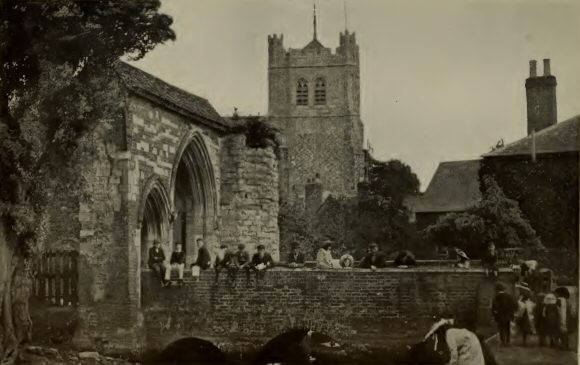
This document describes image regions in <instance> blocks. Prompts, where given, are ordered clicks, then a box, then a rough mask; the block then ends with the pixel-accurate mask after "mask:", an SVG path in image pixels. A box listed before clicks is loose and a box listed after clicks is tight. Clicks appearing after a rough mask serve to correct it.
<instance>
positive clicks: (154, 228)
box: [139, 177, 170, 268]
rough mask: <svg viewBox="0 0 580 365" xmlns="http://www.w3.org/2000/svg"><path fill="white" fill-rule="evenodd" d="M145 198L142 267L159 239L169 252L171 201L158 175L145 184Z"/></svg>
mask: <svg viewBox="0 0 580 365" xmlns="http://www.w3.org/2000/svg"><path fill="white" fill-rule="evenodd" d="M145 193H146V195H145V199H144V201H143V202H142V203H141V212H140V214H139V215H140V217H141V267H143V268H146V267H147V260H148V256H149V255H148V250H149V248H150V247H151V246H153V241H155V240H158V241H159V242H160V243H161V245H162V246H163V249H164V251H165V252H166V253H167V250H168V249H169V247H170V246H169V244H168V243H169V242H168V241H169V201H168V197H167V194H166V192H165V189H164V188H163V185H162V184H161V182H160V180H159V179H158V178H157V177H153V178H151V179H150V180H149V181H148V183H147V184H146V186H145Z"/></svg>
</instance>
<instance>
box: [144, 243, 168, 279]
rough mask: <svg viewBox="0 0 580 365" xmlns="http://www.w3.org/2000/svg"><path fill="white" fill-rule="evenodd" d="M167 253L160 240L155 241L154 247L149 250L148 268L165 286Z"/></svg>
mask: <svg viewBox="0 0 580 365" xmlns="http://www.w3.org/2000/svg"><path fill="white" fill-rule="evenodd" d="M164 261H165V253H164V252H163V249H162V248H161V244H160V243H159V241H158V240H154V241H153V247H151V248H150V249H149V259H148V262H147V264H148V266H149V268H150V269H151V270H153V272H154V273H155V275H156V276H157V277H158V278H159V280H160V281H161V285H165V281H164V279H165V263H164Z"/></svg>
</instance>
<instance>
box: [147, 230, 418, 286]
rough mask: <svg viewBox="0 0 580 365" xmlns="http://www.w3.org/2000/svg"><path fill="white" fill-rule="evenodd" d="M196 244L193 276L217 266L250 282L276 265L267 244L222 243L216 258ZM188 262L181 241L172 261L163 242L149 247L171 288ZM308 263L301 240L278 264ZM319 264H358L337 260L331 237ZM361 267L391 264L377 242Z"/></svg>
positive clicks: (406, 254) (348, 256) (406, 257)
mask: <svg viewBox="0 0 580 365" xmlns="http://www.w3.org/2000/svg"><path fill="white" fill-rule="evenodd" d="M196 243H197V250H198V251H197V259H196V260H195V262H194V263H192V264H191V265H190V267H191V271H192V275H193V276H198V275H199V272H200V271H201V270H207V269H210V268H214V269H215V274H216V280H217V279H218V277H219V274H220V272H222V271H225V272H226V273H227V277H228V279H229V281H230V282H234V281H235V280H236V278H237V276H238V273H240V272H241V273H244V274H245V276H246V278H247V279H248V281H249V279H250V276H251V273H255V275H256V278H257V279H262V278H263V277H264V275H265V272H266V271H267V269H269V268H271V267H273V266H274V265H275V264H274V260H273V258H272V255H270V253H268V252H266V247H265V246H264V245H258V246H257V247H256V248H257V251H256V253H254V254H253V255H252V256H251V255H250V253H249V252H248V251H247V250H246V246H245V245H244V244H239V245H238V246H237V250H236V251H231V250H229V248H228V246H227V245H225V244H222V245H220V247H219V249H218V250H217V252H216V255H215V259H212V255H211V254H210V252H209V250H208V248H207V246H206V244H205V242H204V240H203V239H202V238H198V239H197V240H196ZM185 261H186V255H185V252H184V250H183V246H182V245H181V244H179V243H176V244H175V246H174V251H173V252H172V253H171V256H170V258H169V260H166V256H165V252H164V250H163V248H162V247H161V243H160V241H159V240H154V241H153V246H152V247H151V248H150V249H149V257H148V261H147V264H148V266H149V268H150V269H151V270H152V271H153V273H154V274H155V275H156V276H157V278H158V279H159V280H160V282H161V286H163V287H168V286H170V285H171V283H172V281H171V275H172V273H173V272H176V273H177V275H178V279H177V285H183V276H184V272H185V268H186V262H185ZM305 265H306V258H305V254H304V253H303V252H302V250H301V249H300V245H299V244H298V243H293V244H292V245H291V251H290V253H289V255H288V259H287V262H286V263H283V264H278V266H286V267H289V268H293V269H296V268H301V267H305ZM394 265H395V266H397V267H409V266H413V265H416V261H415V257H414V255H413V253H411V252H410V251H406V250H403V251H401V252H400V253H399V254H398V255H397V257H396V258H395V260H394ZM316 267H317V268H320V269H328V268H345V269H348V268H353V267H355V259H354V257H353V255H352V253H351V252H346V253H345V254H343V255H342V256H341V257H340V259H334V258H333V256H332V242H331V241H329V240H327V241H324V242H323V243H322V245H321V247H320V249H319V250H318V253H317V255H316ZM357 267H359V268H365V269H371V270H375V269H380V268H385V267H387V260H386V255H385V254H384V253H382V252H381V251H380V250H379V247H378V245H377V244H376V243H371V244H370V245H369V247H368V249H367V252H366V255H365V256H364V257H363V258H362V259H361V260H360V262H359V263H358V265H357Z"/></svg>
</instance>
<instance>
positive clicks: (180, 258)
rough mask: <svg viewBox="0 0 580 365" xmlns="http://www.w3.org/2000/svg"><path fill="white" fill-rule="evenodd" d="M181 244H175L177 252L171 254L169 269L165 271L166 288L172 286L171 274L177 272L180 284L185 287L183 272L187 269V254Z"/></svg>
mask: <svg viewBox="0 0 580 365" xmlns="http://www.w3.org/2000/svg"><path fill="white" fill-rule="evenodd" d="M181 247H182V246H181V244H179V243H176V244H175V251H173V253H172V254H171V258H170V259H169V265H170V266H169V267H168V268H167V269H166V270H165V286H169V285H170V284H171V272H172V271H173V270H177V272H178V274H179V280H178V284H179V286H182V285H183V271H184V269H185V252H183V250H182V249H181Z"/></svg>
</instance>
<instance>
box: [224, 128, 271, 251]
mask: <svg viewBox="0 0 580 365" xmlns="http://www.w3.org/2000/svg"><path fill="white" fill-rule="evenodd" d="M221 153H222V161H224V163H222V170H221V176H222V180H221V186H222V194H221V200H220V210H221V214H220V216H221V229H220V238H221V242H222V243H225V244H228V245H229V246H230V248H231V249H235V245H237V244H239V243H243V244H245V245H246V249H247V250H249V252H255V251H256V246H257V245H260V244H262V245H264V246H265V247H266V251H267V252H269V253H270V254H271V255H272V257H273V258H274V260H278V259H279V247H278V246H279V245H278V240H279V236H280V233H279V230H278V174H277V172H276V171H277V168H278V164H277V159H276V155H275V154H274V151H273V149H272V148H267V149H262V148H253V149H252V148H248V147H247V146H246V141H245V136H243V135H234V136H230V137H228V138H225V139H224V141H223V147H222V150H221Z"/></svg>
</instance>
